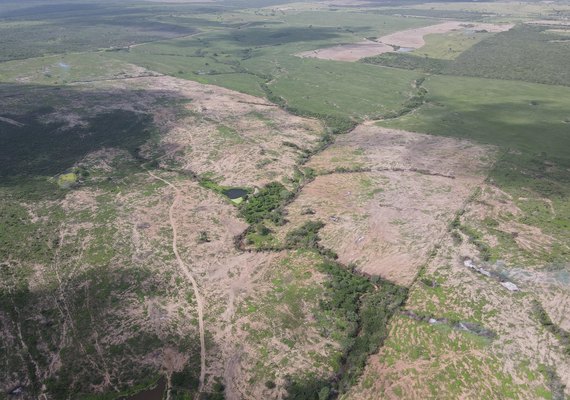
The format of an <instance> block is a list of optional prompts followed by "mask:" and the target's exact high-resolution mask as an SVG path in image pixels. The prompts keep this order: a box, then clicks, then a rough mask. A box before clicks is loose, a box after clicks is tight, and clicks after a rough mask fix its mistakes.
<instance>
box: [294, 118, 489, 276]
mask: <svg viewBox="0 0 570 400" xmlns="http://www.w3.org/2000/svg"><path fill="white" fill-rule="evenodd" d="M493 154H494V150H493V149H492V148H489V147H485V146H480V145H476V144H474V143H472V142H469V141H465V140H457V139H449V138H441V137H435V136H429V135H423V134H417V133H412V132H404V131H397V130H391V129H385V128H380V127H377V126H374V125H372V124H366V125H361V126H359V127H358V128H357V129H355V130H354V131H352V132H351V133H350V134H349V135H343V136H341V137H339V138H338V140H337V141H336V143H335V144H334V145H332V146H330V147H329V148H327V149H326V150H325V151H324V152H322V153H320V154H318V155H317V156H315V157H313V159H312V160H311V161H310V162H309V163H308V164H307V166H308V167H312V168H315V169H316V170H317V172H318V173H324V175H321V176H318V177H317V178H316V179H315V180H314V181H313V182H311V183H309V184H308V185H307V186H306V187H305V188H304V189H303V191H302V192H301V194H300V195H299V197H298V198H297V199H296V200H295V201H294V202H293V203H292V204H291V206H290V207H289V208H288V219H289V220H290V221H291V222H292V224H293V225H299V224H300V223H301V222H302V221H304V220H306V219H307V218H311V219H319V220H322V221H323V222H325V223H326V226H325V228H324V229H323V230H322V231H321V237H322V243H323V245H324V246H325V247H327V248H330V249H332V250H334V251H335V252H336V253H338V256H339V261H341V262H342V263H344V264H355V265H356V266H357V267H358V270H359V271H361V272H363V273H366V274H370V275H379V276H381V277H383V278H385V279H388V280H391V281H393V282H395V283H398V284H401V285H406V286H407V285H409V284H411V282H412V281H413V279H414V278H415V276H416V274H417V272H418V270H419V268H420V267H421V266H422V265H423V264H424V263H425V262H426V259H427V256H428V254H429V252H430V251H431V250H432V249H433V247H434V245H435V244H437V243H438V242H439V241H440V240H441V236H442V235H444V234H445V233H446V228H447V224H448V223H449V221H450V220H451V219H452V218H453V217H454V215H455V212H456V211H457V210H458V209H460V208H461V207H462V205H463V203H464V202H465V200H466V199H467V198H468V197H469V195H470V194H471V193H472V191H473V189H474V188H475V187H476V186H477V185H478V184H480V183H481V182H482V181H483V180H484V179H485V176H486V170H487V168H488V167H489V165H490V163H491V161H492V160H493V157H494V156H493ZM335 171H340V172H335ZM345 171H346V172H345ZM307 209H311V210H312V211H314V214H313V215H310V216H309V217H308V216H307V215H306V210H307Z"/></svg>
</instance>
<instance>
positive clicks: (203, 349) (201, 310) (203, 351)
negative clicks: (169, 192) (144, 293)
mask: <svg viewBox="0 0 570 400" xmlns="http://www.w3.org/2000/svg"><path fill="white" fill-rule="evenodd" d="M147 172H148V174H149V175H150V176H152V177H153V178H155V179H158V180H160V181H162V182H164V183H166V184H167V185H168V186H170V187H171V188H172V189H174V191H175V193H176V195H175V197H174V200H173V201H172V204H171V205H170V208H169V210H168V219H169V222H170V227H171V228H172V251H173V253H174V256H175V257H176V262H177V263H178V266H179V267H180V272H182V274H184V276H185V277H186V278H187V279H188V280H189V281H190V283H191V284H192V290H193V292H194V298H195V299H196V308H197V311H198V330H199V331H200V385H199V386H198V392H199V393H201V392H202V391H203V389H204V378H205V376H206V341H205V336H204V302H203V299H202V296H201V295H200V291H199V288H198V283H197V282H196V279H195V278H194V276H193V275H192V272H191V271H190V268H189V267H188V265H186V263H184V260H182V257H180V254H179V252H178V243H177V239H178V229H177V228H176V220H175V218H174V211H175V209H176V205H177V203H178V200H179V199H180V196H181V194H182V193H181V192H180V189H178V188H177V187H176V186H175V185H174V184H173V183H171V182H169V181H167V180H166V179H163V178H161V177H159V176H156V175H155V174H153V173H152V172H150V171H147Z"/></svg>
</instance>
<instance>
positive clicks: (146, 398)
mask: <svg viewBox="0 0 570 400" xmlns="http://www.w3.org/2000/svg"><path fill="white" fill-rule="evenodd" d="M165 389H166V382H165V381H164V379H160V380H159V381H158V383H157V384H156V386H154V387H152V388H150V389H146V390H143V391H142V392H138V393H136V394H133V395H131V396H127V397H121V398H120V400H162V398H163V396H164V390H165Z"/></svg>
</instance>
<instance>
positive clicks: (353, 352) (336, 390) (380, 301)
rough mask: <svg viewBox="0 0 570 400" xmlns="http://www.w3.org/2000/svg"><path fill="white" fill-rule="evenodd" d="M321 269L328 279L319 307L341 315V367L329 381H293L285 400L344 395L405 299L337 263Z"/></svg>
mask: <svg viewBox="0 0 570 400" xmlns="http://www.w3.org/2000/svg"><path fill="white" fill-rule="evenodd" d="M320 269H321V270H322V271H323V272H325V273H326V274H327V275H328V276H329V281H327V283H326V287H327V289H328V291H327V296H326V298H325V299H324V300H323V301H321V303H320V307H321V308H322V309H323V310H325V311H334V312H335V313H340V314H341V319H342V320H344V321H346V326H345V329H346V331H347V334H348V338H349V339H348V340H347V341H346V342H345V343H343V344H342V346H343V356H342V360H341V364H340V367H339V369H338V371H336V375H335V376H334V377H333V378H332V379H331V380H330V381H328V382H327V381H324V380H316V379H305V378H300V379H297V380H292V381H291V382H290V384H289V386H288V388H287V391H288V397H287V398H288V399H299V400H300V399H303V400H305V399H315V400H323V399H333V398H337V397H338V396H339V395H340V394H342V393H345V392H346V391H347V390H348V389H349V388H350V387H351V386H352V385H353V384H354V383H356V381H357V379H358V377H359V376H360V375H361V373H362V371H363V369H364V366H365V364H366V360H367V359H368V357H369V356H370V355H371V354H373V353H375V352H377V351H378V349H379V347H380V346H381V345H382V343H383V342H384V340H385V339H386V337H387V335H388V322H389V321H390V318H391V317H392V315H394V313H395V312H396V311H397V310H398V309H399V307H400V306H401V305H402V304H403V303H404V301H405V300H406V298H407V289H406V288H404V287H400V286H397V285H394V284H392V283H390V282H388V281H385V280H382V279H380V278H377V277H375V278H372V279H368V278H366V277H363V276H360V275H359V274H357V273H355V271H351V270H349V269H347V268H346V267H344V266H342V265H340V264H338V263H336V262H333V261H327V262H325V263H323V264H322V265H321V267H320Z"/></svg>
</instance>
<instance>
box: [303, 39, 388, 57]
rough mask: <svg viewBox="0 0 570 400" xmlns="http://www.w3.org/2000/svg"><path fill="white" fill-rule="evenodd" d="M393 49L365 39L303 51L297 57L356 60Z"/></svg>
mask: <svg viewBox="0 0 570 400" xmlns="http://www.w3.org/2000/svg"><path fill="white" fill-rule="evenodd" d="M390 51H394V48H393V47H392V46H389V45H387V44H384V43H378V42H374V41H371V40H365V41H362V42H358V43H354V44H342V45H338V46H334V47H327V48H324V49H317V50H312V51H305V52H303V53H299V54H298V56H299V57H308V58H320V59H322V60H336V61H358V60H360V59H361V58H364V57H369V56H373V55H378V54H382V53H388V52H390Z"/></svg>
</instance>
